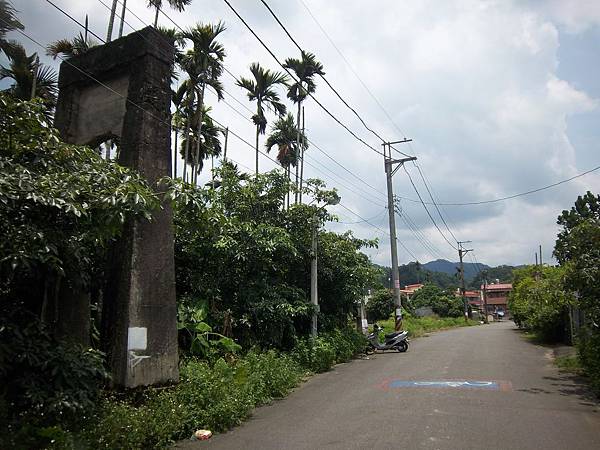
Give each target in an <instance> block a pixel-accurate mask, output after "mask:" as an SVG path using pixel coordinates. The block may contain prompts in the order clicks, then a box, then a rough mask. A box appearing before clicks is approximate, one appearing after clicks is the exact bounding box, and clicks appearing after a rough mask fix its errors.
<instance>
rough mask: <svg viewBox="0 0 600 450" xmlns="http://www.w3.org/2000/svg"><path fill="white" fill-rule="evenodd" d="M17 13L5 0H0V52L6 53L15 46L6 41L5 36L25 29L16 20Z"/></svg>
mask: <svg viewBox="0 0 600 450" xmlns="http://www.w3.org/2000/svg"><path fill="white" fill-rule="evenodd" d="M16 13H17V11H16V10H15V8H14V7H13V5H12V4H11V2H9V1H7V0H0V51H3V52H6V50H7V49H8V50H9V51H10V48H11V47H12V46H13V45H14V44H15V43H14V41H7V40H6V34H7V33H8V32H10V31H14V30H22V29H24V28H25V27H24V26H23V24H22V23H21V22H20V21H19V19H18V18H17V14H16Z"/></svg>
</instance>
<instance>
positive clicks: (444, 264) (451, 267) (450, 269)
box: [423, 259, 490, 281]
mask: <svg viewBox="0 0 600 450" xmlns="http://www.w3.org/2000/svg"><path fill="white" fill-rule="evenodd" d="M463 265H464V268H465V280H468V281H470V280H472V279H473V278H475V276H476V275H477V274H478V273H479V271H480V270H484V269H489V268H490V266H488V265H486V264H474V263H470V262H464V263H463ZM458 266H459V263H457V262H450V261H447V260H445V259H436V260H435V261H430V262H428V263H425V264H423V267H424V268H425V269H427V270H430V271H432V272H442V273H446V274H448V275H452V276H454V275H455V274H456V273H457V271H458V269H457V268H458Z"/></svg>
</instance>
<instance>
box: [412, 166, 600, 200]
mask: <svg viewBox="0 0 600 450" xmlns="http://www.w3.org/2000/svg"><path fill="white" fill-rule="evenodd" d="M599 169H600V166H596V167H594V168H592V169H590V170H586V171H585V172H582V173H580V174H577V175H574V176H572V177H570V178H567V179H565V180H561V181H557V182H556V183H552V184H549V185H547V186H543V187H540V188H536V189H531V190H529V191H525V192H520V193H518V194H513V195H508V196H506V197H500V198H495V199H492V200H481V201H476V202H463V203H457V202H453V203H451V202H438V205H441V206H471V205H485V204H489V203H497V202H503V201H506V200H511V199H513V198H517V197H523V196H525V195H530V194H535V193H536V192H540V191H544V190H546V189H551V188H553V187H556V186H559V185H561V184H565V183H568V182H569V181H573V180H575V179H577V178H581V177H583V176H585V175H587V174H590V173H592V172H595V171H597V170H599ZM400 198H402V199H403V200H406V201H409V202H413V203H421V201H420V200H415V199H412V198H408V197H400ZM425 203H426V204H427V205H431V204H432V203H430V202H425Z"/></svg>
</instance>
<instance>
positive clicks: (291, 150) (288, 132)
mask: <svg viewBox="0 0 600 450" xmlns="http://www.w3.org/2000/svg"><path fill="white" fill-rule="evenodd" d="M297 135H298V126H297V124H296V123H295V122H294V116H293V115H292V114H291V113H289V112H288V113H287V115H285V116H281V117H280V118H279V119H277V120H276V121H275V123H274V124H273V126H272V127H271V134H270V135H269V137H267V142H266V143H265V147H266V148H267V152H270V151H271V149H272V148H273V147H274V146H277V150H278V152H277V161H279V164H281V167H283V168H284V169H285V173H286V175H287V178H288V180H290V176H291V175H290V167H291V166H294V167H296V166H297V164H298V155H299V154H300V148H299V146H298V145H297V144H298V136H297ZM303 140H304V135H303V133H302V136H301V141H303ZM290 181H291V180H290ZM289 198H290V194H289V191H288V206H289Z"/></svg>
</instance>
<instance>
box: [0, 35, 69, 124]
mask: <svg viewBox="0 0 600 450" xmlns="http://www.w3.org/2000/svg"><path fill="white" fill-rule="evenodd" d="M4 53H5V54H6V56H7V58H8V61H9V65H8V66H1V67H0V80H4V79H10V80H12V81H13V83H12V84H11V85H10V86H9V87H8V88H7V89H6V90H5V92H7V93H8V94H10V95H11V96H12V97H14V98H17V99H19V100H29V99H31V94H32V90H33V81H34V74H35V97H39V98H40V99H42V101H43V102H44V105H45V113H46V115H47V116H48V117H51V114H52V111H53V109H54V105H55V104H56V97H57V95H58V76H57V75H56V72H55V71H54V69H52V68H51V67H49V66H46V65H44V64H41V63H39V62H38V59H37V53H33V54H31V55H28V54H27V52H26V50H25V47H23V46H22V45H21V44H19V43H17V42H11V43H10V45H8V46H4Z"/></svg>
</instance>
